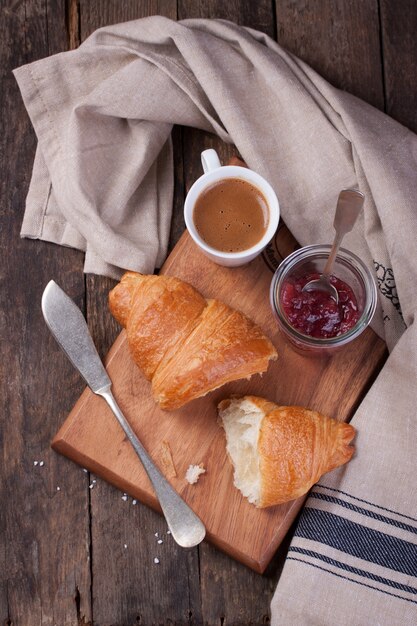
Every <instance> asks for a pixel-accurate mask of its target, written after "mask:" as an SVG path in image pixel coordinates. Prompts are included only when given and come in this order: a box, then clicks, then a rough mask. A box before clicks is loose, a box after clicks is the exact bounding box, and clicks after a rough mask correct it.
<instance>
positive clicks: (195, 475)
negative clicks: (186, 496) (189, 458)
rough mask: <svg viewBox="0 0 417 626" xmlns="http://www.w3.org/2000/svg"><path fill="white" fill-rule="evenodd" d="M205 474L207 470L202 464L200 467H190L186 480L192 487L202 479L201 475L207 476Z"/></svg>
mask: <svg viewBox="0 0 417 626" xmlns="http://www.w3.org/2000/svg"><path fill="white" fill-rule="evenodd" d="M205 472H206V470H205V468H204V465H203V464H202V463H200V464H199V465H189V467H188V469H187V471H186V473H185V480H187V481H188V482H189V483H190V485H194V484H195V483H196V482H197V481H198V479H199V478H200V474H205Z"/></svg>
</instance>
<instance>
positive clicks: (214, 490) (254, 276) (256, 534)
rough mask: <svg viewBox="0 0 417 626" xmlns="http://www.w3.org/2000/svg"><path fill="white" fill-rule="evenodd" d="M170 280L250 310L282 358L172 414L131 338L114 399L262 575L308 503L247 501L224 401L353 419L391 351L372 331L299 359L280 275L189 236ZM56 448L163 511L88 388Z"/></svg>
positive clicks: (120, 360) (111, 366) (173, 260)
mask: <svg viewBox="0 0 417 626" xmlns="http://www.w3.org/2000/svg"><path fill="white" fill-rule="evenodd" d="M162 273H164V274H168V275H173V276H176V277H179V278H181V279H182V280H185V281H187V282H189V283H190V284H192V285H194V286H195V287H196V288H197V289H198V290H199V291H200V292H201V293H202V294H203V295H204V296H205V297H206V298H218V299H219V300H221V301H223V302H225V303H226V304H228V305H229V306H231V307H233V308H236V309H238V310H240V311H242V312H243V313H244V314H246V315H247V316H248V317H250V318H251V319H252V320H254V321H255V323H257V324H258V325H259V326H260V327H261V328H262V330H263V331H264V332H265V334H266V335H267V336H269V337H270V338H271V340H272V342H273V343H274V345H275V346H276V348H277V351H278V354H279V358H278V361H276V362H273V363H271V364H270V366H269V369H268V372H267V373H265V374H264V375H263V376H262V377H261V376H255V377H253V378H252V379H251V380H250V381H247V380H244V381H235V382H233V383H230V384H228V385H225V386H223V387H222V388H220V389H217V390H216V391H214V392H212V393H211V394H209V395H208V396H206V397H204V398H200V399H198V400H195V401H193V402H190V403H188V404H187V405H185V406H184V407H182V408H181V409H179V410H176V411H172V412H164V411H162V410H161V409H160V408H159V407H157V406H156V405H155V403H154V400H153V398H152V394H151V389H150V385H149V383H148V382H147V381H146V380H145V378H144V377H143V375H142V374H141V373H140V372H139V371H138V368H137V367H136V366H135V364H134V363H133V361H132V359H131V356H130V352H129V348H128V345H127V341H126V335H125V333H122V334H121V335H120V337H119V338H118V339H117V341H116V343H115V344H114V346H113V348H112V349H111V351H110V353H109V358H108V361H107V366H108V371H109V375H110V378H111V379H112V381H113V388H114V394H115V396H116V398H117V399H118V401H119V403H120V404H121V407H122V410H124V411H125V413H126V415H127V417H128V419H129V420H130V422H131V424H132V426H133V428H134V429H135V430H136V432H138V433H140V438H141V440H142V442H143V443H144V445H145V447H146V449H147V450H148V451H149V453H150V454H151V455H152V457H153V459H154V461H155V462H156V463H158V459H159V457H160V444H161V441H164V440H166V441H168V443H169V445H170V447H171V451H172V455H173V459H174V464H175V466H176V468H177V472H178V475H177V477H176V478H173V479H172V480H171V482H172V484H173V486H174V487H175V489H176V490H177V491H178V492H180V493H181V494H182V496H183V497H184V498H185V499H186V501H187V502H188V503H189V504H190V505H191V506H192V507H193V509H194V510H195V511H196V512H197V514H198V515H199V516H200V517H201V519H202V520H203V522H204V523H205V524H206V528H207V536H208V538H209V539H210V541H211V542H213V543H214V544H215V545H216V546H218V547H220V548H221V549H223V550H225V551H226V552H227V553H229V554H230V555H232V556H233V557H234V558H235V559H237V560H239V561H242V562H243V563H245V564H246V565H248V566H249V567H251V568H252V569H255V570H256V571H259V572H262V571H264V569H265V568H266V566H267V565H268V563H269V561H270V559H271V558H272V555H273V554H274V552H275V550H276V548H277V547H278V545H279V544H280V542H281V541H282V539H283V537H284V535H285V533H286V532H287V530H288V528H289V526H290V524H291V523H292V521H293V520H294V517H295V514H296V512H297V511H298V510H299V508H300V506H301V504H302V502H303V499H300V500H297V501H296V502H290V503H287V504H284V505H282V506H277V507H273V508H271V509H263V510H258V509H256V508H255V507H253V506H251V505H250V504H249V503H248V502H247V500H246V499H244V498H243V497H242V496H241V495H240V493H239V492H238V491H237V490H236V489H235V488H234V487H233V476H232V473H233V472H232V466H231V464H230V462H229V460H228V458H227V454H226V450H225V441H224V433H223V430H222V429H221V428H220V427H219V425H218V423H217V419H216V417H217V412H216V406H217V404H218V402H219V401H220V400H221V399H223V398H225V397H228V396H229V395H231V394H238V395H245V394H254V395H259V396H263V397H266V398H268V399H270V400H272V401H274V402H276V403H277V404H279V405H292V404H294V405H301V406H307V407H309V408H312V409H314V410H318V411H320V412H322V413H325V414H328V415H330V416H332V417H335V418H337V419H341V420H347V419H348V418H349V417H350V416H351V411H352V407H353V406H356V403H357V398H358V397H361V396H362V391H363V389H364V387H366V386H367V382H368V379H369V377H370V376H373V375H374V371H375V369H376V368H378V367H379V366H380V364H381V359H382V357H383V355H384V354H385V346H384V344H383V342H382V341H381V340H380V339H378V338H377V337H376V335H375V334H374V333H373V331H371V330H370V329H368V330H367V331H365V332H364V333H363V334H362V335H361V337H360V338H358V339H357V340H356V341H355V342H353V343H352V344H350V345H348V346H345V348H344V350H343V351H340V352H339V353H338V354H336V355H334V356H333V357H332V358H331V359H329V358H328V357H326V358H311V357H308V356H306V355H300V354H298V353H296V352H294V351H293V350H292V348H291V347H290V346H289V345H288V344H287V343H286V342H285V340H284V338H283V336H282V335H281V334H280V333H279V331H278V328H277V325H276V322H275V320H274V318H273V315H272V312H271V310H270V306H269V285H270V282H271V278H272V272H271V271H270V269H269V268H268V266H267V264H266V263H265V261H264V259H263V257H262V256H260V257H258V258H257V259H255V260H254V261H253V262H251V263H250V264H248V265H245V266H243V267H240V268H233V269H229V268H224V267H221V266H218V265H216V264H215V263H212V262H211V261H209V260H208V259H207V258H206V257H204V256H203V255H202V254H201V252H200V251H199V250H198V249H197V248H196V246H195V245H194V243H193V242H192V240H191V238H190V237H189V235H188V233H184V235H183V236H182V238H181V239H180V241H179V243H178V244H177V246H176V247H175V249H174V250H173V252H172V253H171V254H170V256H169V258H168V260H167V261H166V263H165V264H164V267H163V268H162ZM365 357H366V358H365ZM300 372H302V374H301V375H300ZM100 429H101V432H100ZM53 445H54V447H55V449H57V450H58V451H60V452H62V453H64V454H66V455H68V456H69V457H70V458H72V459H74V460H76V461H77V462H78V463H82V464H84V465H86V466H87V467H89V468H91V469H93V470H94V471H96V472H97V473H98V474H99V475H100V476H102V477H104V478H105V479H106V480H108V481H110V482H113V483H114V484H116V485H117V486H119V487H121V488H122V489H124V490H125V491H126V492H128V493H130V494H131V495H132V496H134V497H137V498H139V499H140V500H141V501H143V502H145V503H146V504H149V505H150V506H152V507H153V508H155V509H157V510H158V509H159V505H158V503H157V500H156V498H155V496H154V493H153V491H152V488H151V487H150V484H149V481H148V479H147V477H146V475H145V472H144V470H143V469H142V468H141V467H139V464H138V461H137V459H136V458H135V454H134V452H133V450H132V449H131V448H130V446H129V444H128V443H127V441H126V438H125V437H124V435H123V432H122V431H121V429H120V427H119V426H118V425H117V423H116V422H115V420H114V418H113V416H112V415H111V413H110V411H108V410H107V408H106V407H105V406H103V401H102V400H101V398H98V397H97V396H95V395H94V394H92V393H91V392H90V391H89V390H86V391H85V392H84V393H83V395H82V396H81V398H80V401H79V402H77V404H76V406H75V407H74V410H73V411H72V413H71V415H70V416H69V418H68V419H67V421H66V422H65V424H64V425H63V427H62V429H61V430H60V432H59V434H58V435H57V437H56V438H55V440H54V443H53ZM201 462H202V463H204V466H205V467H206V469H207V474H206V475H204V478H201V479H200V481H199V484H198V487H190V485H188V484H187V483H186V481H185V480H184V476H185V472H186V469H187V467H188V465H189V464H191V463H193V464H198V463H201Z"/></svg>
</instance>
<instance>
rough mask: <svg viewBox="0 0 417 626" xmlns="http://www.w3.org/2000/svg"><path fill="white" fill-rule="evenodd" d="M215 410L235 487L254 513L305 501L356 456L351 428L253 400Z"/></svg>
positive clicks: (227, 402) (297, 409) (224, 404)
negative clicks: (257, 509)
mask: <svg viewBox="0 0 417 626" xmlns="http://www.w3.org/2000/svg"><path fill="white" fill-rule="evenodd" d="M218 409H219V416H220V418H221V420H222V424H223V427H224V429H225V433H226V442H227V444H226V447H227V452H228V453H229V457H230V459H231V461H232V463H233V467H234V483H235V486H236V487H237V488H238V489H239V490H240V491H241V492H242V494H243V495H244V496H245V497H246V498H247V499H248V500H249V502H251V503H252V504H255V505H256V506H257V507H261V508H262V507H268V506H273V505H276V504H282V503H283V502H287V501H289V500H295V498H298V497H300V496H302V495H304V494H305V493H307V491H308V490H309V489H310V487H312V486H313V485H314V483H316V482H317V481H318V480H319V479H320V477H321V476H322V475H323V474H325V473H326V472H329V471H330V470H332V469H334V468H336V467H338V466H339V465H343V463H347V461H349V460H350V458H351V457H352V455H353V452H354V447H353V446H351V445H349V444H350V442H351V441H352V439H353V437H354V436H355V429H354V428H353V426H351V425H350V424H344V423H342V422H337V421H336V420H334V419H331V418H329V417H325V416H324V415H321V414H320V413H317V412H316V411H310V410H308V409H305V408H302V407H297V406H278V405H276V404H274V403H273V402H268V401H267V400H265V399H263V398H258V397H255V396H245V397H243V398H231V399H227V400H223V401H222V402H220V404H219V407H218Z"/></svg>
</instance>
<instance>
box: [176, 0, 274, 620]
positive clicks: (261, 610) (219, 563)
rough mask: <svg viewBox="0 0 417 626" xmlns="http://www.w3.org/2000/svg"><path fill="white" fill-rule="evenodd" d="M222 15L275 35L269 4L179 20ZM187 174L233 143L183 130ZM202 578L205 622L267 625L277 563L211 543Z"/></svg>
mask: <svg viewBox="0 0 417 626" xmlns="http://www.w3.org/2000/svg"><path fill="white" fill-rule="evenodd" d="M191 17H195V18H197V17H199V18H221V19H228V20H231V21H234V22H236V23H238V24H241V25H244V26H251V27H252V28H256V29H258V30H261V31H263V32H266V33H267V34H268V35H270V36H271V37H274V34H275V21H274V16H273V14H272V6H271V3H270V2H267V1H265V0H262V1H261V2H256V3H255V2H249V0H247V1H245V0H242V1H238V2H233V3H231V2H221V1H220V0H218V1H217V0H215V1H213V0H210V1H208V2H193V1H192V0H179V2H178V18H179V19H185V18H191ZM183 141H184V175H185V187H186V190H187V191H188V189H189V188H190V186H191V185H192V183H193V182H194V181H195V180H196V179H197V178H198V177H199V176H201V174H202V170H201V162H200V153H201V152H202V150H204V149H207V148H215V149H216V150H217V151H218V153H219V156H220V159H221V161H222V162H223V163H227V162H228V160H229V159H230V157H231V156H232V155H233V154H234V153H235V150H234V148H233V147H232V146H226V145H224V144H222V143H221V142H220V141H219V139H218V138H217V137H214V136H213V135H210V134H208V133H203V132H201V131H198V132H197V131H196V130H192V129H189V128H186V129H183ZM199 550H200V569H201V573H200V577H201V594H202V603H203V620H204V624H207V625H210V626H211V625H216V626H217V625H219V624H265V623H268V621H269V605H270V600H271V598H272V593H273V590H274V587H275V584H276V579H277V576H278V567H277V565H276V563H275V562H274V564H275V567H273V568H270V569H269V570H268V574H266V575H264V576H260V575H259V574H256V573H254V572H253V571H251V570H249V569H248V568H246V567H245V566H243V565H241V564H239V563H237V562H235V561H234V560H233V559H231V558H230V557H228V556H226V555H224V554H222V553H221V552H219V551H218V550H216V549H215V548H213V547H212V546H210V545H209V544H207V543H203V544H202V545H201V546H200V548H199Z"/></svg>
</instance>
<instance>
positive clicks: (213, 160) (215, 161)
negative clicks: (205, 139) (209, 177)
mask: <svg viewBox="0 0 417 626" xmlns="http://www.w3.org/2000/svg"><path fill="white" fill-rule="evenodd" d="M201 164H202V166H203V171H204V173H205V174H207V172H212V171H213V170H217V169H218V168H219V167H221V166H222V164H221V163H220V159H219V157H218V155H217V152H216V151H215V150H213V148H210V150H204V152H202V153H201Z"/></svg>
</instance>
